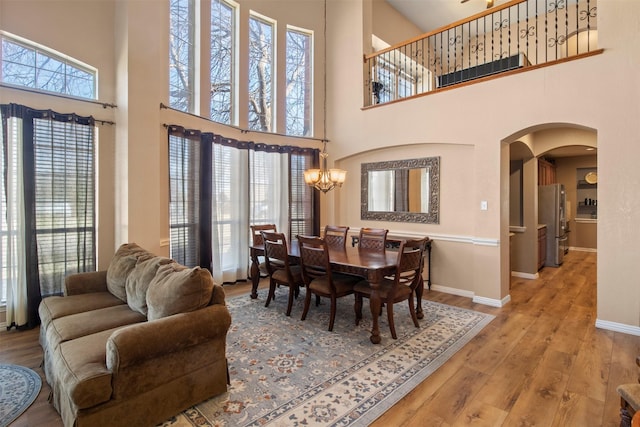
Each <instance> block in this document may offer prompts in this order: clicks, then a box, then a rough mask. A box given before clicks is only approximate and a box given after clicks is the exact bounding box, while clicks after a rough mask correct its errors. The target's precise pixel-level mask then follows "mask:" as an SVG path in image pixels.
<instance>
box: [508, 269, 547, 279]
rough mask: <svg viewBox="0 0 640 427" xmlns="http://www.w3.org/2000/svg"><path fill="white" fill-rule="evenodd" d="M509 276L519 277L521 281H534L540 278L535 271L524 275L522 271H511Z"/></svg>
mask: <svg viewBox="0 0 640 427" xmlns="http://www.w3.org/2000/svg"><path fill="white" fill-rule="evenodd" d="M511 275H512V276H513V277H520V278H522V279H530V280H535V279H538V278H539V277H540V274H539V273H538V272H537V271H536V272H535V273H524V272H522V271H512V272H511Z"/></svg>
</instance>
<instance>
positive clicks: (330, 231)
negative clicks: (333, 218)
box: [324, 225, 349, 249]
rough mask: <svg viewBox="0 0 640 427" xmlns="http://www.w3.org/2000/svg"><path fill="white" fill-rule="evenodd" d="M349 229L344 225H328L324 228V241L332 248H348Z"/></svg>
mask: <svg viewBox="0 0 640 427" xmlns="http://www.w3.org/2000/svg"><path fill="white" fill-rule="evenodd" d="M348 231H349V227H347V226H342V225H327V226H325V227H324V240H325V242H327V246H328V247H330V248H336V249H344V248H345V247H346V246H347V232H348Z"/></svg>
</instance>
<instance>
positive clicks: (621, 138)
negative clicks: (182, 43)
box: [0, 0, 640, 333]
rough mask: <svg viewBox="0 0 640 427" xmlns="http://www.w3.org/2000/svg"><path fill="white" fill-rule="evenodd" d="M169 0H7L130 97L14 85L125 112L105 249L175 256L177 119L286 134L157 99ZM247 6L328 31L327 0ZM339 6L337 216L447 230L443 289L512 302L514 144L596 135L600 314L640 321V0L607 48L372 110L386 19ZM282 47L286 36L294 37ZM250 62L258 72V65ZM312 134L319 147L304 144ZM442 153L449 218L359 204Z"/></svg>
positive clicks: (12, 96) (613, 17)
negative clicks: (370, 177)
mask: <svg viewBox="0 0 640 427" xmlns="http://www.w3.org/2000/svg"><path fill="white" fill-rule="evenodd" d="M167 4H168V2H167V0H163V1H160V0H157V1H137V0H129V1H127V0H122V1H117V2H115V1H114V0H104V1H100V0H92V1H83V2H78V1H72V0H67V1H63V0H61V1H56V2H49V1H44V0H43V1H35V0H23V1H17V0H15V1H14V0H3V1H2V3H0V28H1V29H3V30H6V31H11V32H13V33H16V34H19V35H22V36H24V37H26V38H30V39H32V40H34V41H36V42H39V43H42V44H44V45H47V46H50V47H53V48H56V49H59V50H62V51H64V52H66V53H68V54H69V55H71V56H74V57H77V58H79V59H82V60H83V61H85V62H87V63H89V64H92V65H95V66H96V67H98V68H99V69H100V70H101V76H104V77H101V81H100V88H101V91H100V96H101V98H100V99H101V100H105V101H108V102H114V101H115V102H116V103H117V104H118V109H117V110H116V111H115V112H114V111H112V110H109V109H106V110H103V109H102V108H101V107H96V106H93V105H92V104H85V103H72V104H70V103H66V102H62V101H58V100H57V99H55V98H46V99H45V98H43V97H38V96H35V97H32V96H30V95H27V94H24V93H22V92H18V91H12V90H9V89H4V88H0V97H1V98H2V102H20V103H25V104H27V105H33V106H35V107H41V106H42V107H45V106H46V107H51V108H54V109H56V108H59V109H61V110H66V111H68V108H66V107H73V109H74V110H79V111H77V112H79V113H83V112H94V113H95V116H96V117H97V118H104V119H107V120H109V119H115V121H116V122H117V124H116V126H115V130H114V129H113V128H109V127H101V132H104V133H105V134H106V135H105V136H104V138H102V137H101V140H100V143H101V150H103V149H104V150H106V151H105V152H103V151H101V164H102V162H103V161H105V162H107V164H106V166H105V167H102V168H101V174H102V175H101V177H102V178H103V179H104V180H106V181H105V182H103V179H101V182H100V189H101V195H100V201H101V206H100V231H99V232H100V239H101V248H103V244H104V242H105V241H106V242H108V243H106V244H107V246H109V250H110V251H112V250H113V248H114V247H115V246H117V245H118V244H119V243H121V242H122V241H124V240H130V239H135V240H136V241H138V243H140V244H142V245H144V246H146V247H148V248H149V249H151V250H155V251H158V252H161V253H166V251H167V248H166V247H160V240H161V239H166V238H167V236H168V226H167V224H168V218H167V217H168V214H167V203H166V200H167V172H166V171H167V168H166V161H167V158H166V157H167V154H166V133H165V131H164V128H163V126H162V125H163V124H164V123H176V124H181V125H184V126H187V127H196V128H198V129H202V130H209V131H214V132H216V131H217V132H219V133H222V134H223V135H225V136H228V137H232V138H239V139H247V138H250V139H253V140H256V141H260V142H268V143H273V142H281V141H282V139H281V138H279V137H277V136H267V135H261V134H249V136H247V135H246V134H240V132H238V131H236V130H232V129H229V128H227V127H224V126H219V125H215V124H209V123H208V122H206V121H203V120H200V119H197V118H195V117H192V116H187V115H184V114H179V113H175V112H171V111H168V110H160V109H159V108H158V105H159V103H160V102H164V103H167V98H168V96H167V90H166V87H167V79H168V77H167V64H166V56H167V55H166V52H167V48H166V46H167V40H168V35H167V30H166V23H167V19H168V17H167ZM240 4H241V5H243V6H244V7H245V9H243V16H242V19H244V18H245V17H246V16H247V14H248V12H247V11H246V7H247V6H250V7H252V8H254V9H255V10H256V11H258V12H260V13H263V14H265V15H267V16H270V17H272V18H274V19H278V20H279V22H280V20H282V21H284V22H287V21H288V23H291V24H293V25H297V26H299V27H307V28H311V29H313V30H315V31H316V34H322V26H323V22H322V16H323V12H324V11H323V2H322V1H320V0H305V1H290V2H288V1H281V0H263V1H257V0H255V1H246V0H241V1H240ZM327 6H328V10H327V15H328V35H327V41H328V45H327V52H328V60H327V76H326V79H327V88H328V93H327V97H328V99H327V105H328V110H327V137H328V138H329V139H330V141H331V142H330V144H329V145H328V150H329V154H330V157H329V162H330V163H334V162H335V163H336V164H337V165H338V166H340V167H344V168H346V169H347V170H348V176H347V183H346V184H345V186H344V187H343V188H342V189H339V190H337V191H333V192H331V193H328V194H326V195H322V196H321V198H322V203H323V205H322V216H321V222H322V224H326V223H329V222H335V223H344V224H349V225H350V226H352V227H354V228H357V227H361V226H365V225H367V226H384V227H388V228H390V229H392V230H394V231H395V230H400V231H405V232H409V233H424V234H427V235H430V236H433V237H434V240H435V243H434V263H433V267H434V271H433V273H434V276H433V278H434V283H435V285H437V286H440V288H441V289H445V290H449V291H451V292H456V293H460V294H464V295H469V296H471V297H473V298H474V299H475V300H476V301H479V302H483V303H488V304H493V305H501V304H504V303H506V302H507V301H508V299H509V288H508V284H509V244H508V230H509V223H508V218H509V204H508V201H509V197H508V194H509V193H508V190H509V185H508V177H509V149H508V143H510V142H513V141H515V140H518V139H520V138H521V137H523V136H525V135H527V134H530V133H531V132H534V131H538V130H541V129H542V128H555V127H562V128H566V127H581V128H587V129H592V130H595V131H597V145H598V171H599V176H600V182H599V187H598V191H599V202H600V204H601V205H600V206H599V207H600V212H599V218H598V225H597V232H598V325H599V326H603V327H609V328H615V327H618V326H619V325H622V327H628V328H629V329H630V331H631V332H632V333H635V332H637V331H640V328H639V326H640V288H639V287H637V286H636V278H637V277H638V276H639V275H640V263H638V262H637V260H638V258H639V255H640V254H639V253H638V250H637V249H636V244H635V242H637V241H638V240H640V228H638V227H637V222H638V214H637V213H638V212H640V198H639V197H637V196H636V192H637V189H638V188H640V169H639V168H638V167H637V158H638V156H639V155H640V141H639V139H640V129H639V128H640V121H639V120H638V117H640V103H638V102H637V99H639V97H640V81H638V79H637V75H638V72H639V71H640V65H638V62H637V61H636V60H635V59H637V58H639V57H640V46H639V45H638V44H637V43H629V40H632V39H634V37H636V36H637V34H638V32H639V31H640V27H639V25H638V21H637V19H636V17H637V16H640V2H637V1H636V0H610V1H602V2H600V3H599V4H598V31H599V44H600V47H602V48H604V49H605V51H604V53H603V54H601V55H597V56H593V57H590V58H586V59H581V60H578V61H571V62H566V63H563V64H559V65H556V66H553V67H547V68H541V69H536V70H533V71H529V72H526V73H521V74H517V75H513V76H509V77H505V78H500V79H495V80H491V81H488V82H484V83H480V84H474V85H469V86H466V87H463V88H459V89H455V90H448V91H445V92H442V93H438V94H434V95H430V96H425V97H422V98H418V99H414V100H410V101H406V102H401V103H396V104H393V105H388V106H382V107H379V108H372V109H369V110H362V99H363V90H362V88H363V72H362V68H363V63H362V54H363V50H364V49H365V47H366V46H368V45H369V44H370V39H371V32H372V31H373V32H374V33H375V32H376V31H377V32H380V23H379V22H378V21H377V20H376V19H375V13H374V9H373V7H372V5H371V2H370V0H349V1H329V2H327ZM71 7H73V8H74V11H73V13H72V12H70V10H71V9H70V8H71ZM34 17H35V18H34ZM149 22H153V23H154V24H157V25H148V23H149ZM385 25H388V26H387V27H385V28H384V31H385V32H386V31H388V32H389V33H393V32H397V33H398V34H399V33H400V31H401V30H402V28H401V27H402V26H403V25H404V23H403V22H401V21H399V22H396V21H395V20H394V21H393V22H391V21H389V23H388V24H385ZM376 27H377V28H376ZM243 28H244V27H241V34H244V32H242V30H243ZM281 31H283V30H282V29H279V33H278V34H282V33H281ZM281 43H283V42H282V39H280V41H279V46H280V48H282V44H281ZM322 47H323V46H322V37H318V36H316V55H315V58H316V60H317V61H318V60H321V56H320V55H321V53H322V51H323V49H322ZM241 54H243V53H242V52H241ZM316 71H317V72H316V75H315V80H314V82H315V84H316V90H317V92H316V97H315V99H314V106H315V115H314V117H315V120H316V124H318V123H320V122H321V120H320V119H321V117H322V98H321V96H319V94H321V93H322V90H321V88H322V86H323V83H324V75H322V73H321V72H319V69H318V68H316ZM239 72H240V76H243V75H246V70H242V69H241V70H240V71H239ZM102 73H104V74H102ZM103 78H104V80H103ZM240 81H242V79H240ZM612 82H614V83H612ZM280 90H282V87H280ZM241 93H242V92H241ZM239 105H240V107H241V111H240V116H241V117H245V115H243V110H242V108H245V107H243V105H246V98H245V97H243V96H242V95H241V97H240V99H239ZM245 111H246V110H245ZM242 125H243V124H242V123H240V126H241V127H242ZM103 128H104V129H103ZM109 132H110V133H111V135H109ZM321 133H322V132H321V131H320V132H318V131H317V132H316V134H317V135H318V134H321ZM318 136H321V135H318ZM116 141H117V142H116ZM103 145H104V146H103ZM298 145H313V146H317V143H316V142H313V141H306V140H300V141H299V142H298ZM105 146H106V147H105ZM433 155H437V156H441V173H442V175H441V190H440V196H441V197H440V198H441V212H440V217H441V221H440V224H428V225H418V224H405V223H381V222H376V221H362V220H361V219H360V213H359V212H360V211H359V203H354V201H356V200H359V197H360V180H359V173H360V167H359V165H360V163H361V162H365V161H375V160H378V159H382V158H384V159H385V160H390V159H392V158H398V159H402V158H407V157H422V156H433ZM110 156H111V157H110ZM102 157H104V158H102ZM114 159H117V160H114ZM109 167H111V169H110V168H109ZM110 173H111V174H112V175H113V176H111V177H110ZM481 201H487V203H488V210H487V211H481V210H480V202H481ZM109 205H111V206H109ZM105 251H106V249H105ZM102 265H104V263H102ZM619 295H625V298H622V299H621V298H619Z"/></svg>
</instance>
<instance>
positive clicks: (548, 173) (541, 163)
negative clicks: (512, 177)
mask: <svg viewBox="0 0 640 427" xmlns="http://www.w3.org/2000/svg"><path fill="white" fill-rule="evenodd" d="M555 183H556V165H555V164H553V163H551V162H549V161H547V160H545V159H542V158H540V159H538V185H549V184H555Z"/></svg>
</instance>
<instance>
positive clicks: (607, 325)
mask: <svg viewBox="0 0 640 427" xmlns="http://www.w3.org/2000/svg"><path fill="white" fill-rule="evenodd" d="M596 328H599V329H606V330H608V331H613V332H622V333H623V334H629V335H635V336H637V337H640V327H638V326H631V325H625V324H624V323H616V322H610V321H608V320H600V319H596Z"/></svg>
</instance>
